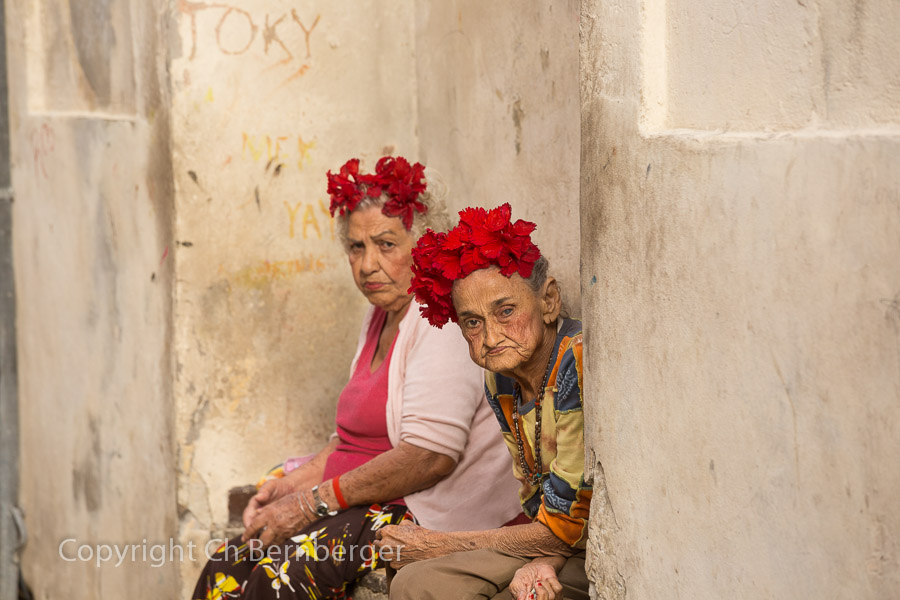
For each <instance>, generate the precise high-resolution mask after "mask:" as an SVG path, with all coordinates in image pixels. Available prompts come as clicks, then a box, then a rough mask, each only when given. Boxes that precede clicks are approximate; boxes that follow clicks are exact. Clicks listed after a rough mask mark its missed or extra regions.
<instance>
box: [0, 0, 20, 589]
mask: <svg viewBox="0 0 900 600" xmlns="http://www.w3.org/2000/svg"><path fill="white" fill-rule="evenodd" d="M12 203H13V194H12V190H11V189H10V164H9V93H8V87H7V78H6V19H5V13H4V4H3V3H2V2H0V600H14V599H15V598H17V597H19V569H18V564H17V563H16V561H15V553H16V552H17V549H18V546H19V542H20V537H21V536H20V532H19V529H18V527H17V526H16V521H15V519H14V514H15V512H14V511H17V510H18V509H17V508H16V503H17V502H18V496H19V411H18V381H17V377H16V373H17V369H16V296H15V287H14V286H15V282H14V279H13V263H12Z"/></svg>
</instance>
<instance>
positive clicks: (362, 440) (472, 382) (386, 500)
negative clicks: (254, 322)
mask: <svg viewBox="0 0 900 600" xmlns="http://www.w3.org/2000/svg"><path fill="white" fill-rule="evenodd" d="M440 191H441V190H440V189H439V186H438V185H436V184H435V182H434V181H433V179H432V178H426V175H425V169H424V167H423V166H422V165H421V164H419V163H416V164H413V165H411V164H409V163H408V162H407V161H406V160H405V159H403V158H400V157H398V158H393V157H385V158H382V159H381V160H380V161H378V164H377V165H376V168H375V172H374V173H371V174H364V173H362V172H360V170H359V161H358V160H356V159H353V160H351V161H348V162H347V163H346V164H345V165H344V166H343V167H342V168H341V170H340V173H338V174H332V173H330V172H329V174H328V193H329V195H330V196H331V211H332V215H334V214H335V213H338V215H337V220H338V231H339V233H340V237H341V240H342V241H343V243H344V246H345V249H346V250H347V254H348V257H349V262H350V268H351V271H352V273H353V278H354V281H355V282H356V284H357V287H358V288H359V289H360V291H361V292H362V293H363V294H364V295H365V296H366V298H367V299H368V300H369V302H370V303H371V304H372V307H371V308H370V309H369V311H368V313H367V314H366V317H365V320H364V321H363V326H362V330H361V332H360V336H359V341H358V344H357V350H356V356H355V357H354V359H353V364H352V367H351V374H350V380H349V381H348V383H347V385H346V387H345V388H344V390H343V392H342V393H341V396H340V398H339V400H338V406H337V418H336V433H335V435H333V436H332V438H331V440H330V441H329V442H328V443H327V444H326V445H325V447H324V448H322V450H321V451H319V452H318V453H317V454H316V455H315V456H314V457H313V458H312V459H311V460H309V461H307V462H305V463H304V464H302V465H301V466H299V467H298V468H296V469H295V470H293V471H291V472H290V473H288V474H287V475H286V476H284V477H282V478H278V479H273V480H271V481H268V482H267V483H265V485H263V486H262V487H261V488H260V490H259V492H258V493H257V494H256V495H255V496H254V497H253V499H252V500H251V502H250V504H249V506H248V507H247V509H246V511H245V512H244V525H245V528H246V529H245V531H244V534H243V536H242V537H241V538H237V539H234V540H230V541H229V542H226V543H225V544H223V545H222V546H221V547H220V548H219V549H218V550H217V551H216V553H215V554H214V555H213V556H212V557H211V558H210V560H209V562H208V563H207V565H206V567H205V568H204V570H203V573H202V574H201V577H200V580H199V581H198V582H197V586H196V589H195V591H194V595H193V597H194V598H278V599H279V600H281V599H283V598H344V597H345V591H346V588H347V586H348V585H349V584H351V583H353V581H355V580H356V579H358V578H359V577H361V576H362V575H364V574H366V573H367V572H369V571H370V570H371V569H373V568H376V567H377V566H379V564H380V562H381V561H382V559H383V560H385V561H387V562H390V561H391V560H393V559H395V558H396V557H394V556H385V557H381V556H379V555H378V553H377V551H376V550H375V548H374V544H373V542H374V540H375V534H376V532H377V531H378V530H379V529H380V528H381V527H383V526H385V525H392V524H398V523H400V522H402V521H404V520H409V519H415V520H416V521H417V522H418V523H420V524H421V525H422V526H424V527H427V528H429V529H437V530H444V531H462V530H472V529H489V528H494V527H499V526H501V525H503V524H505V523H507V522H510V521H511V520H514V519H516V517H517V516H520V515H521V507H520V506H519V503H518V501H517V489H518V484H517V482H516V480H515V479H514V478H513V476H512V472H511V469H510V467H509V458H508V456H507V454H506V450H505V448H504V444H503V440H502V438H501V436H500V433H499V432H498V431H497V426H496V425H495V424H494V419H495V417H494V415H493V412H492V410H491V409H490V407H489V406H488V404H487V402H486V401H485V399H484V383H483V376H482V372H481V370H480V369H479V368H478V367H477V366H476V365H475V364H473V363H472V362H471V360H470V359H469V356H468V349H467V346H466V343H465V341H464V340H463V338H462V336H461V335H459V332H458V331H453V330H452V329H450V328H446V329H443V330H442V329H436V328H434V327H431V326H430V325H429V324H428V321H427V320H425V319H424V318H423V317H422V315H421V314H420V312H419V311H418V310H415V309H412V310H410V305H411V303H412V302H411V301H412V296H411V295H410V294H409V287H410V280H411V277H412V270H411V266H412V256H411V250H412V248H413V246H414V245H415V242H416V240H417V239H418V237H419V235H421V233H423V232H424V230H425V229H426V228H432V229H443V228H445V226H446V225H447V217H446V211H445V210H444V208H443V200H442V198H441V194H440V193H439V192H440ZM399 551H400V552H402V549H401V550H399Z"/></svg>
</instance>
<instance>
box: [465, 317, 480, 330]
mask: <svg viewBox="0 0 900 600" xmlns="http://www.w3.org/2000/svg"><path fill="white" fill-rule="evenodd" d="M466 327H468V328H469V329H475V328H476V327H478V319H469V320H468V321H466Z"/></svg>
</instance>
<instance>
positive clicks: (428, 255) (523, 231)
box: [409, 204, 541, 328]
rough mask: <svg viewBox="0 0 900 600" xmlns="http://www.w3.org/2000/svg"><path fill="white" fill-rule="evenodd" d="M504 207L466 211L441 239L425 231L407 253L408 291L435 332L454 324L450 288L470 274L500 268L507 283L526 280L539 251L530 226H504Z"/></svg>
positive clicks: (506, 209)
mask: <svg viewBox="0 0 900 600" xmlns="http://www.w3.org/2000/svg"><path fill="white" fill-rule="evenodd" d="M511 212H512V211H511V209H510V207H509V204H503V205H502V206H499V207H497V208H495V209H493V210H485V209H483V208H467V209H465V210H463V211H461V212H460V213H459V225H457V226H456V227H454V228H453V229H451V230H450V231H448V232H447V233H437V232H434V231H432V230H431V229H429V230H428V231H426V232H425V235H423V236H422V237H421V238H419V242H418V243H417V244H416V247H415V248H413V251H412V255H413V267H412V270H413V279H412V287H410V289H409V291H410V292H411V293H414V294H415V295H416V300H417V301H418V302H419V303H420V304H422V306H420V307H419V310H420V311H422V314H423V315H424V316H425V317H426V318H427V319H428V322H429V323H431V324H432V325H434V326H435V327H438V328H441V327H443V326H444V324H446V323H447V321H453V322H454V323H456V321H457V316H456V310H455V309H454V308H453V302H452V301H451V299H450V292H451V290H452V289H453V282H454V281H456V280H457V279H463V278H464V277H467V276H468V275H470V274H471V273H473V272H474V271H477V270H479V269H484V268H486V267H490V266H497V267H500V273H501V274H503V275H505V276H507V277H509V276H511V275H512V274H513V273H518V274H519V275H521V276H522V277H523V278H526V279H527V278H528V277H530V276H531V271H532V270H533V269H534V263H536V262H537V261H538V259H539V258H540V257H541V251H540V250H538V247H537V246H535V245H534V244H533V243H532V242H531V232H532V231H534V229H535V227H536V225H535V224H534V223H530V222H528V221H523V220H521V219H519V220H518V221H516V222H515V223H512V222H511V221H510V215H511Z"/></svg>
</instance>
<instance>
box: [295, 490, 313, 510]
mask: <svg viewBox="0 0 900 600" xmlns="http://www.w3.org/2000/svg"><path fill="white" fill-rule="evenodd" d="M297 504H299V505H300V510H301V511H302V512H303V513H304V514H306V513H307V512H309V514H311V515H315V514H316V511H315V509H313V507H312V506H310V504H309V501H308V500H307V499H306V498H304V497H303V492H297Z"/></svg>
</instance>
